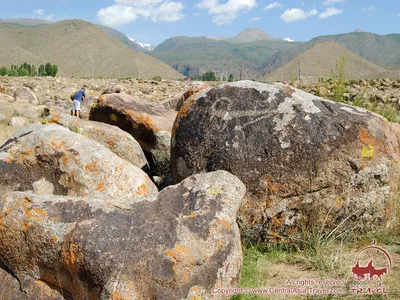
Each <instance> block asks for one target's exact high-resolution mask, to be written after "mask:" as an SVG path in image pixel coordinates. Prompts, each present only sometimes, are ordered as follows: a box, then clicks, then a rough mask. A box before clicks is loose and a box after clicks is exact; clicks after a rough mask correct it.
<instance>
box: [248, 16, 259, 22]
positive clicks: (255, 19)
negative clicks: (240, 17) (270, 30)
mask: <svg viewBox="0 0 400 300" xmlns="http://www.w3.org/2000/svg"><path fill="white" fill-rule="evenodd" d="M259 20H260V17H254V18H251V19H250V20H249V21H253V22H254V21H259Z"/></svg>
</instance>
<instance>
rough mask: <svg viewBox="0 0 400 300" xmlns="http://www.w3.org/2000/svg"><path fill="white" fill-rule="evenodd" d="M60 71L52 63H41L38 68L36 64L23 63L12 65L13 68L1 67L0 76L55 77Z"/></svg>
mask: <svg viewBox="0 0 400 300" xmlns="http://www.w3.org/2000/svg"><path fill="white" fill-rule="evenodd" d="M57 72H58V67H57V66H56V65H53V64H51V63H49V62H48V63H47V64H45V65H40V66H39V68H36V66H35V65H31V64H28V63H23V64H21V65H20V66H17V65H11V68H10V69H9V68H7V67H1V68H0V76H5V75H8V76H32V77H34V76H52V77H55V76H56V75H57Z"/></svg>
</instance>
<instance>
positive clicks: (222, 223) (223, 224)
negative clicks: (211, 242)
mask: <svg viewBox="0 0 400 300" xmlns="http://www.w3.org/2000/svg"><path fill="white" fill-rule="evenodd" d="M215 223H216V224H217V229H218V230H219V231H221V229H228V230H229V231H231V225H230V223H229V221H228V220H226V219H218V220H217V221H216V222H215Z"/></svg>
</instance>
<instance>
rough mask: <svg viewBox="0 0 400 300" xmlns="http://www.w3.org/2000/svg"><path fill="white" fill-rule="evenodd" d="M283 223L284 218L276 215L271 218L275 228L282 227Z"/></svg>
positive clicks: (272, 225)
mask: <svg viewBox="0 0 400 300" xmlns="http://www.w3.org/2000/svg"><path fill="white" fill-rule="evenodd" d="M283 224H284V222H283V219H282V218H278V217H277V216H274V217H273V218H272V220H271V227H273V228H281V227H282V226H283Z"/></svg>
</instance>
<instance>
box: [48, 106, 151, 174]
mask: <svg viewBox="0 0 400 300" xmlns="http://www.w3.org/2000/svg"><path fill="white" fill-rule="evenodd" d="M47 120H48V122H50V123H56V124H58V125H62V126H64V127H65V128H68V129H69V130H71V131H72V132H75V133H80V134H82V135H84V136H86V137H88V138H90V139H92V140H94V141H96V142H98V143H100V144H102V145H103V146H105V147H107V148H108V149H110V150H111V151H112V152H114V153H115V154H117V155H118V156H119V157H121V158H123V159H125V160H126V161H128V162H130V163H131V164H132V165H134V166H137V167H139V168H141V169H142V170H143V171H145V172H146V173H147V172H149V166H148V163H147V159H146V157H145V156H144V153H143V150H142V148H140V145H139V143H138V142H137V141H136V140H135V139H134V138H133V137H132V136H131V135H130V134H129V133H126V132H125V131H123V130H121V129H119V128H118V127H116V126H112V125H109V124H105V123H101V122H95V121H86V120H82V119H79V118H76V117H73V116H71V115H67V114H54V115H51V116H49V117H48V118H47Z"/></svg>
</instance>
